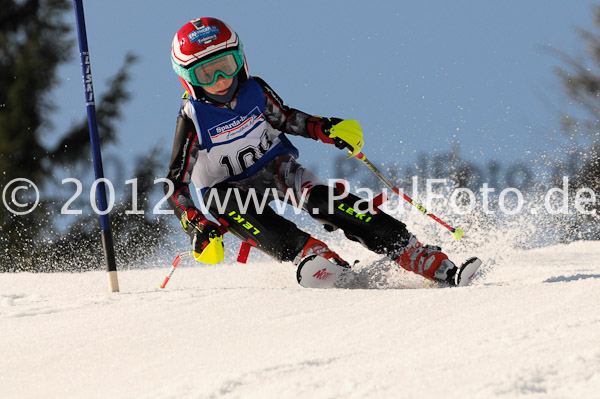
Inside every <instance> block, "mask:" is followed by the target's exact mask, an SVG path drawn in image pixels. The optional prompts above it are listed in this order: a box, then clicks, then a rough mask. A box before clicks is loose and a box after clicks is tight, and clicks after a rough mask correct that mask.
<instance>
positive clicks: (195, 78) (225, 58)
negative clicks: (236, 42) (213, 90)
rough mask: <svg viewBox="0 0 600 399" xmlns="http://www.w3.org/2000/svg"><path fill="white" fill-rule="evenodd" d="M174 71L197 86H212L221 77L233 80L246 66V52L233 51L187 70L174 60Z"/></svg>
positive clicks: (240, 50)
mask: <svg viewBox="0 0 600 399" xmlns="http://www.w3.org/2000/svg"><path fill="white" fill-rule="evenodd" d="M172 63H173V69H174V70H175V72H177V74H178V75H179V76H181V77H182V78H183V79H185V80H186V81H188V82H190V83H191V84H193V85H195V86H212V85H214V84H215V83H217V78H218V77H219V75H221V76H223V77H225V78H233V77H234V76H235V75H236V74H237V73H238V72H239V71H240V69H242V67H243V66H244V52H243V50H242V49H241V48H240V49H239V50H231V51H226V52H224V53H221V54H219V55H216V56H214V57H211V58H209V59H207V60H204V61H202V62H199V63H197V64H195V65H193V66H192V67H190V68H188V69H186V68H183V67H182V66H180V65H178V64H176V63H175V61H174V60H172Z"/></svg>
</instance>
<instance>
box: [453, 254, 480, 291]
mask: <svg viewBox="0 0 600 399" xmlns="http://www.w3.org/2000/svg"><path fill="white" fill-rule="evenodd" d="M481 263H482V262H481V259H479V258H475V257H473V258H469V259H467V260H466V261H465V263H463V264H462V265H461V267H460V270H459V271H458V276H457V278H456V286H457V287H464V286H467V285H469V284H471V281H473V278H474V277H475V275H476V274H477V271H478V270H479V268H480V267H481Z"/></svg>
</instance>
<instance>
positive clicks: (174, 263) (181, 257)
mask: <svg viewBox="0 0 600 399" xmlns="http://www.w3.org/2000/svg"><path fill="white" fill-rule="evenodd" d="M190 256H192V251H187V252H182V253H180V254H179V255H177V257H176V258H175V260H174V261H173V265H171V269H170V270H169V274H167V277H165V281H163V283H162V284H161V285H159V286H158V288H165V287H166V286H167V283H168V282H169V279H170V278H171V276H172V275H173V273H174V272H175V269H176V268H177V265H178V264H179V262H180V261H181V259H185V258H189V257H190Z"/></svg>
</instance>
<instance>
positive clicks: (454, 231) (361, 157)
mask: <svg viewBox="0 0 600 399" xmlns="http://www.w3.org/2000/svg"><path fill="white" fill-rule="evenodd" d="M354 158H356V159H358V160H359V161H362V162H363V163H364V164H365V165H367V166H368V168H369V169H371V171H372V172H373V173H375V175H376V176H377V177H379V178H380V179H381V181H382V182H384V183H385V185H386V186H388V187H389V188H390V189H391V190H392V191H394V192H395V193H396V194H398V195H399V196H401V197H402V198H404V200H406V201H407V202H408V203H410V204H411V205H414V206H415V207H417V209H418V210H420V211H421V212H423V213H424V214H425V215H427V216H429V217H430V218H432V219H433V220H435V221H436V222H438V223H439V224H441V225H442V226H444V227H445V228H447V229H448V230H450V232H452V236H453V237H454V238H455V239H457V240H458V239H459V238H461V237H462V236H463V230H462V229H461V228H454V227H452V226H450V225H448V224H447V223H445V222H444V221H443V220H441V219H440V218H438V217H437V216H435V215H434V214H433V213H431V212H429V211H428V210H427V209H425V207H424V206H423V205H421V204H419V203H417V202H415V201H414V200H413V199H412V198H410V197H409V196H408V195H406V194H404V192H401V191H400V190H399V189H398V188H397V187H396V186H394V185H393V184H392V182H391V181H390V180H389V179H388V178H387V177H385V176H384V175H383V173H381V172H380V171H379V169H377V167H376V166H375V165H373V164H372V163H371V161H369V160H368V159H367V157H366V156H365V154H363V153H362V152H359V153H358V154H356V155H355V156H354Z"/></svg>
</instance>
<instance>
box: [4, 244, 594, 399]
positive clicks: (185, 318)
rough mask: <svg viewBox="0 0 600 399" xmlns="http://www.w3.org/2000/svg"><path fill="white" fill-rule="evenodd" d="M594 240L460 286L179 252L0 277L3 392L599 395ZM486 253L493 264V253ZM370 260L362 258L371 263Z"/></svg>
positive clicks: (514, 261) (508, 258)
mask: <svg viewBox="0 0 600 399" xmlns="http://www.w3.org/2000/svg"><path fill="white" fill-rule="evenodd" d="M599 258H600V242H576V243H572V244H569V245H559V246H553V247H547V248H540V249H534V250H522V251H512V252H511V253H508V254H504V256H503V257H501V259H500V260H497V261H496V262H495V264H493V265H490V263H494V262H488V265H487V266H486V267H485V268H484V270H483V273H482V276H481V277H480V278H479V279H478V280H476V281H475V282H474V284H473V285H472V286H469V287H465V288H446V289H430V288H428V287H427V284H424V283H423V281H422V280H421V279H419V278H418V277H413V276H412V275H408V274H407V273H405V272H403V271H397V270H395V269H393V268H392V269H390V270H387V271H386V272H385V273H382V274H381V275H379V276H378V277H377V278H378V279H379V280H378V282H377V284H375V283H373V286H372V288H374V287H380V288H388V289H354V290H316V289H305V288H302V287H300V286H299V285H297V284H296V282H295V270H294V268H293V267H292V266H290V265H289V264H281V263H276V262H272V261H269V260H267V259H266V258H263V257H260V256H255V254H254V253H253V254H251V255H250V261H249V263H248V264H246V265H242V264H236V263H224V264H221V265H217V266H202V265H197V264H194V263H193V262H192V261H191V260H186V261H182V263H181V264H180V266H179V268H178V269H177V270H176V272H175V273H174V275H173V277H172V279H171V281H170V282H169V285H168V286H167V288H166V289H164V290H160V289H158V288H157V286H158V285H159V284H160V283H161V282H162V280H163V279H164V276H165V275H166V273H167V271H168V269H169V267H170V263H166V264H157V265H156V266H157V267H155V268H149V269H138V270H124V271H120V272H119V282H120V286H121V292H120V293H114V294H110V293H108V292H107V281H106V273H105V272H86V273H54V274H29V273H17V274H8V273H5V274H2V275H0V326H1V327H0V332H1V338H0V353H2V355H3V356H2V361H1V362H0V397H2V398H5V399H6V398H19V399H23V398H42V397H43V398H49V397H60V398H144V399H146V398H148V399H150V398H206V399H209V398H244V399H246V398H311V399H312V398H404V397H406V398H430V397H444V398H490V397H493V398H516V397H527V398H575V397H581V398H583V397H586V398H591V397H598V392H600V346H599V345H598V342H600V306H599V303H600V301H599V300H598V299H599V296H600V295H599V293H600V265H599V263H600V262H598V259H599ZM484 260H485V259H484ZM363 268H364V269H365V270H368V269H369V267H368V266H363Z"/></svg>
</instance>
